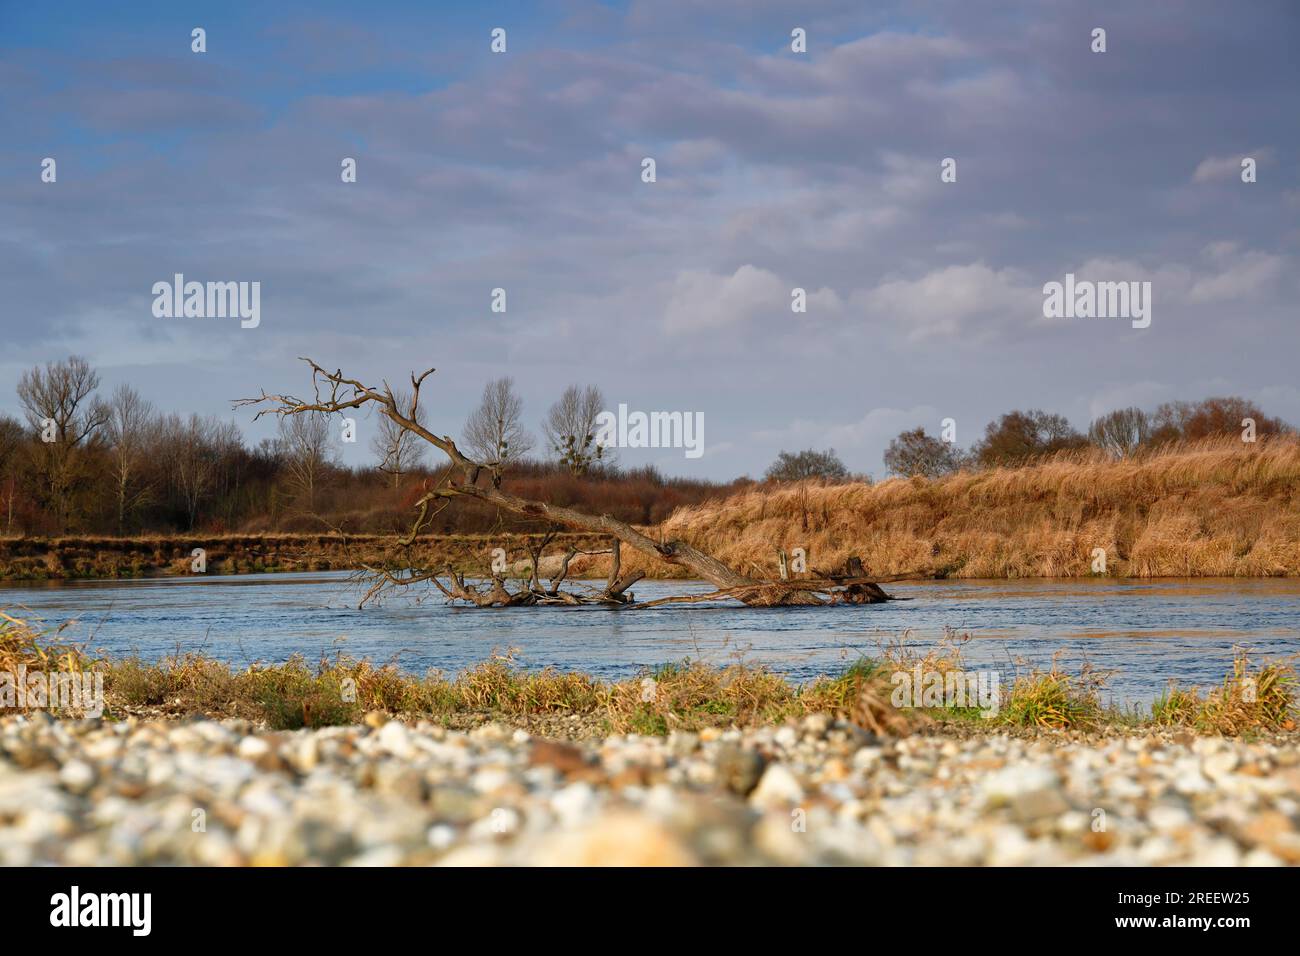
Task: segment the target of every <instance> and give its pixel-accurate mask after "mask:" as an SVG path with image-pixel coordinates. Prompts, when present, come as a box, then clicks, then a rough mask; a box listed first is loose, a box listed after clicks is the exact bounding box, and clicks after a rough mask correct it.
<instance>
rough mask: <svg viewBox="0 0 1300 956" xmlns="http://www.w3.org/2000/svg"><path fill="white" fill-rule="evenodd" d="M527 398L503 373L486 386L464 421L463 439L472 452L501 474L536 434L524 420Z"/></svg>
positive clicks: (531, 441) (527, 449) (523, 450)
mask: <svg viewBox="0 0 1300 956" xmlns="http://www.w3.org/2000/svg"><path fill="white" fill-rule="evenodd" d="M523 415H524V402H523V399H521V398H520V397H519V396H518V394H516V392H515V380H514V379H512V378H509V377H508V376H507V377H502V378H497V379H493V380H492V381H490V382H488V383H487V384H486V385H484V386H483V398H482V400H481V401H480V402H479V405H478V408H476V409H474V411H473V412H471V413H470V416H469V420H468V421H467V422H466V423H465V434H464V441H465V447H466V449H468V451H469V453H470V454H471V455H473V456H474V457H475V458H476V459H478V460H479V461H481V462H483V463H484V464H485V465H487V466H488V467H490V468H493V469H495V471H496V472H497V473H498V474H499V473H500V470H501V469H503V468H504V467H505V466H506V465H508V464H510V463H511V462H516V461H519V460H520V459H521V458H523V457H524V455H526V454H528V452H529V451H531V450H532V447H533V436H532V435H530V434H529V433H528V429H526V428H525V427H524V424H523Z"/></svg>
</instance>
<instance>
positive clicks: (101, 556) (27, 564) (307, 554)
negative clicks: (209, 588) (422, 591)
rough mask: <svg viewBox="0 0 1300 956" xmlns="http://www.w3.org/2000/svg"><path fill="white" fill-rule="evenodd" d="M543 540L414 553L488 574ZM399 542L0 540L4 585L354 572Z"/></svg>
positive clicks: (579, 544) (577, 538)
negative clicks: (496, 560)
mask: <svg viewBox="0 0 1300 956" xmlns="http://www.w3.org/2000/svg"><path fill="white" fill-rule="evenodd" d="M542 539H543V536H542V535H532V534H498V535H440V536H433V537H426V538H421V539H420V540H419V541H418V542H417V543H416V545H415V546H414V547H412V548H411V551H410V554H411V558H412V562H413V563H421V564H423V565H426V566H429V567H446V566H447V565H451V566H452V567H453V568H455V569H456V570H457V571H460V572H463V573H466V574H474V575H486V574H487V572H488V569H489V568H490V567H491V566H492V559H493V553H492V552H493V549H494V548H502V549H504V550H505V551H506V554H507V557H508V560H510V561H511V562H517V561H522V560H523V559H524V558H525V557H526V556H527V554H528V548H529V547H530V546H531V547H537V546H538V545H540V544H541V542H542ZM396 540H397V538H396V536H393V535H346V536H345V535H338V534H257V535H239V534H219V535H201V534H193V535H173V536H143V537H135V538H117V537H62V538H37V537H23V538H4V537H0V580H10V581H41V580H67V579H78V578H80V579H112V578H137V577H153V576H177V577H181V576H187V575H193V574H198V573H204V574H272V573H278V572H295V571H297V572H301V571H354V570H357V569H359V568H361V567H363V566H364V565H372V566H374V565H378V564H382V563H384V561H385V560H386V559H387V557H388V555H389V554H390V553H391V552H392V550H393V549H394V547H395V542H396ZM569 547H573V548H578V549H580V550H584V551H588V550H589V551H595V550H599V549H602V548H608V547H609V543H608V541H607V540H604V539H600V538H596V537H593V536H591V535H579V534H557V535H555V537H554V538H553V539H552V543H551V547H550V549H549V553H554V551H555V550H556V549H561V550H562V549H566V548H569ZM195 549H202V551H203V556H202V558H203V563H202V567H203V569H204V570H203V571H202V572H199V571H196V570H195V563H194V562H195V557H196V556H195V554H194V551H195ZM543 570H545V566H544V568H543Z"/></svg>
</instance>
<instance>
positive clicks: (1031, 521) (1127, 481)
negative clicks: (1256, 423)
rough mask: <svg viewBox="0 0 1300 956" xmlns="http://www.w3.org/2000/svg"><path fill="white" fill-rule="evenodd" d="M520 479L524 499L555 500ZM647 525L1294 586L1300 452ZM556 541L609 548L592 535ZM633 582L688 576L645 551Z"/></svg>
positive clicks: (970, 481) (1264, 445) (633, 560)
mask: <svg viewBox="0 0 1300 956" xmlns="http://www.w3.org/2000/svg"><path fill="white" fill-rule="evenodd" d="M574 481H575V482H576V479H574ZM521 482H523V483H521V485H520V490H522V491H527V492H530V493H532V492H536V493H539V494H540V493H542V492H543V491H544V490H545V489H533V488H531V487H525V485H526V480H525V479H521ZM576 487H577V485H575V489H576ZM611 487H612V485H611ZM550 490H552V491H553V490H554V489H550ZM575 495H576V490H575ZM560 497H561V498H563V499H564V501H565V502H567V498H565V497H564V496H563V495H561V496H560ZM562 503H563V502H562ZM581 503H582V504H583V505H584V506H591V505H592V504H593V502H587V501H583V502H581ZM609 503H610V504H612V502H609ZM470 504H471V505H472V506H474V507H478V508H481V507H482V506H481V505H480V503H478V502H471V503H470ZM626 510H627V509H626V508H622V509H618V508H616V509H615V511H616V512H619V513H622V512H623V511H626ZM485 520H486V519H485ZM641 527H643V528H645V530H646V532H647V533H648V534H650V535H651V536H652V537H654V538H656V539H661V540H662V539H670V538H674V537H680V538H682V539H684V540H685V541H687V542H688V543H690V544H692V545H694V546H695V547H697V548H700V549H701V550H703V551H706V552H708V553H710V554H713V555H715V556H716V557H718V558H719V559H720V560H722V561H724V562H726V563H727V564H729V565H731V566H732V567H735V568H737V569H738V570H740V571H742V572H745V573H751V574H757V573H760V572H761V573H762V574H763V575H771V574H772V573H773V572H774V571H775V568H776V560H777V558H776V553H777V549H778V548H785V549H786V550H787V551H790V550H791V549H793V548H796V547H802V548H804V549H805V550H806V551H807V553H808V560H809V565H810V570H811V569H813V568H821V569H829V568H833V567H836V566H838V565H840V564H841V563H842V562H843V561H844V560H845V559H846V558H848V557H849V556H851V555H859V556H861V557H862V558H863V561H864V563H865V565H866V567H867V569H868V570H869V571H870V573H872V574H874V575H878V576H882V577H883V576H887V575H891V574H905V573H909V572H916V573H917V574H919V575H921V576H933V577H958V578H1006V577H1084V576H1088V575H1091V574H1092V573H1093V572H1092V562H1093V549H1094V548H1104V549H1105V551H1106V559H1107V573H1108V574H1109V575H1111V576H1117V577H1125V576H1128V577H1170V576H1176V577H1181V576H1226V577H1263V576H1283V575H1296V574H1300V440H1297V439H1296V438H1295V437H1294V436H1283V437H1275V438H1269V439H1262V440H1261V441H1259V442H1258V443H1256V444H1245V443H1242V442H1240V441H1237V440H1235V439H1226V440H1204V441H1201V442H1196V443H1191V444H1182V445H1172V446H1163V447H1162V448H1160V449H1158V450H1154V451H1151V452H1146V453H1140V454H1138V455H1136V456H1135V457H1133V458H1129V459H1123V460H1118V461H1117V460H1115V459H1113V458H1110V457H1108V456H1107V455H1106V454H1104V453H1102V452H1099V451H1096V450H1092V449H1086V450H1082V451H1075V452H1067V453H1063V454H1061V455H1058V456H1057V457H1054V458H1052V459H1049V460H1047V461H1043V462H1040V463H1037V464H1029V465H1024V466H1021V467H1016V468H995V469H988V470H983V471H973V472H971V471H963V472H960V473H958V474H955V475H950V476H947V477H944V478H938V479H923V478H911V479H903V478H898V479H892V480H889V481H885V482H881V483H879V484H865V483H861V482H852V483H845V484H818V483H812V482H807V483H800V484H788V485H787V484H764V485H752V486H747V487H746V488H745V489H744V490H741V491H739V492H736V493H733V494H731V495H728V496H719V497H716V498H712V499H707V500H703V501H701V502H700V503H697V504H690V505H685V506H682V507H679V508H677V510H676V511H674V512H673V513H672V515H671V516H670V517H668V518H667V519H666V520H664V521H662V522H661V523H659V524H654V525H642V526H641ZM560 539H563V540H560ZM570 539H572V540H570ZM390 540H391V539H389V538H386V537H385V536H383V535H354V536H351V537H350V538H349V539H348V541H349V544H348V545H347V546H346V547H345V546H344V545H343V544H342V543H341V541H340V538H339V537H338V536H335V535H330V534H298V535H277V534H265V535H259V534H253V535H222V534H217V535H206V536H205V535H202V534H195V535H192V536H191V535H181V536H177V535H173V536H165V537H140V538H126V539H121V538H109V537H104V538H74V537H68V538H49V539H47V538H20V539H0V578H3V577H11V578H22V577H114V576H129V575H139V574H152V573H160V572H161V573H188V569H189V560H190V559H189V554H190V551H191V550H192V548H195V547H204V548H207V549H208V565H209V570H210V571H214V572H217V573H245V572H257V571H284V570H326V569H336V568H355V567H357V566H358V563H359V562H360V561H362V560H365V561H369V560H373V559H375V557H376V556H377V555H379V554H380V553H381V552H382V549H383V547H384V545H385V544H386V543H387V542H389V541H390ZM526 540H529V536H528V535H525V534H519V533H514V532H512V531H507V530H502V531H500V532H498V533H495V534H493V533H486V534H455V533H447V532H446V530H445V529H442V528H435V529H434V533H432V534H429V535H426V536H422V537H421V541H422V542H423V543H424V545H423V546H424V548H425V549H426V550H427V553H428V555H429V556H430V559H431V561H430V563H431V564H441V563H447V562H450V563H451V564H453V566H455V567H456V568H457V569H458V570H462V571H465V572H469V573H483V572H485V571H486V561H487V554H488V552H489V551H490V550H491V548H493V547H498V546H500V547H505V548H506V549H507V550H508V551H509V552H510V556H511V560H512V561H513V560H517V559H521V558H523V557H525V556H526V549H525V547H524V542H525V541H526ZM557 542H559V543H560V544H573V546H575V547H578V548H579V549H581V550H598V549H601V548H604V547H607V543H606V542H603V541H599V540H597V539H595V538H591V537H590V536H585V537H584V536H581V535H573V536H567V535H561V536H560V538H557ZM606 565H607V560H606V559H604V558H600V557H583V556H579V558H578V559H577V560H575V561H574V562H573V564H572V566H571V568H570V576H572V577H580V576H589V577H603V576H604V575H605V573H606ZM624 569H625V570H627V571H636V570H643V571H645V572H646V574H647V576H649V577H667V576H673V575H674V574H676V575H680V574H682V573H684V572H683V571H682V569H679V568H673V567H671V566H670V565H666V564H662V563H658V562H652V561H649V560H648V559H646V558H644V557H642V556H639V555H636V554H634V553H630V552H625V555H624Z"/></svg>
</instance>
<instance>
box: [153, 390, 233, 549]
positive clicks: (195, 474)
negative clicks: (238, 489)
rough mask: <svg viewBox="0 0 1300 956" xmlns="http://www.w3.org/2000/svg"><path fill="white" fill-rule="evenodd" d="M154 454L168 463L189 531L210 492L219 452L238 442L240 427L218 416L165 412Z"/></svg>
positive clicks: (170, 478)
mask: <svg viewBox="0 0 1300 956" xmlns="http://www.w3.org/2000/svg"><path fill="white" fill-rule="evenodd" d="M158 433H159V434H158V448H157V452H156V453H157V454H159V455H160V456H162V457H163V458H164V459H165V461H166V462H167V467H168V477H169V480H170V482H171V485H172V486H173V487H174V488H175V489H176V492H177V494H178V495H179V497H180V500H181V503H182V505H183V507H184V509H185V517H186V520H187V523H188V527H189V528H190V530H193V529H194V525H195V523H196V522H197V521H198V516H199V508H200V506H201V505H202V504H203V502H204V501H205V500H206V499H207V498H208V497H209V496H211V494H212V491H213V488H214V487H215V486H216V482H217V474H218V471H219V469H220V465H221V458H222V455H223V454H224V453H225V450H226V449H228V448H229V447H230V446H231V444H232V443H234V444H238V443H239V429H238V428H237V427H236V426H235V424H234V423H233V422H223V421H221V420H220V419H218V418H215V417H212V416H209V417H207V418H203V417H200V416H199V415H194V414H192V415H190V417H189V418H187V419H186V418H181V417H180V416H179V415H168V416H167V417H166V418H165V419H163V421H162V422H161V423H160V424H159V426H158Z"/></svg>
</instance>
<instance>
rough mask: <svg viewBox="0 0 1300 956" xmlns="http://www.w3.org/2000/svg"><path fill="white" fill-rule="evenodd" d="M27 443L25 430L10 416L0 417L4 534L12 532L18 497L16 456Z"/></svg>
mask: <svg viewBox="0 0 1300 956" xmlns="http://www.w3.org/2000/svg"><path fill="white" fill-rule="evenodd" d="M26 441H27V429H25V428H23V423H22V422H20V421H19V420H18V419H16V418H14V417H13V416H12V415H0V501H2V502H3V505H4V511H5V534H12V533H13V530H14V499H15V498H16V497H17V495H18V472H19V469H18V455H19V453H20V452H21V451H22V448H23V445H24V444H25V443H26Z"/></svg>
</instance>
